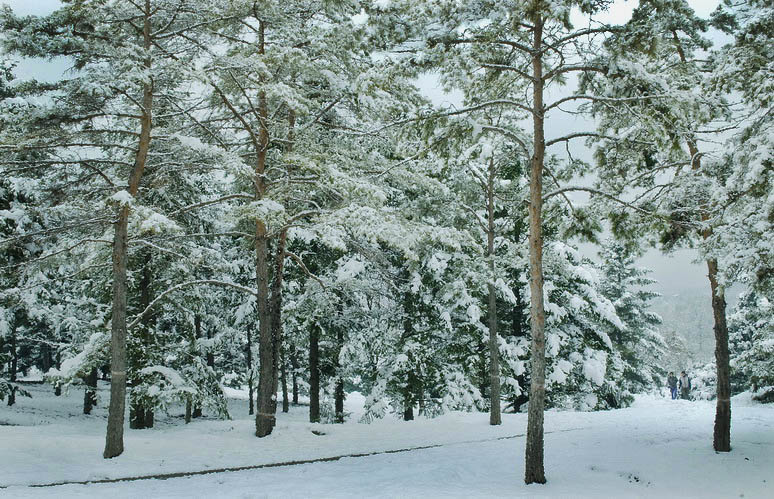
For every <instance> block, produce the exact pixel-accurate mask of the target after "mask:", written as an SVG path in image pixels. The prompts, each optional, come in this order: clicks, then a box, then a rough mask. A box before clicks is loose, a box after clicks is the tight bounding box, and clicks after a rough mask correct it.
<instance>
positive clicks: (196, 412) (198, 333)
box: [191, 314, 202, 418]
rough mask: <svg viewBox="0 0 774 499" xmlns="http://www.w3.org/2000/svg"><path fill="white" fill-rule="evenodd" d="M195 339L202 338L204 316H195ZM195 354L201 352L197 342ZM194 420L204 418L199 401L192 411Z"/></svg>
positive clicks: (194, 349)
mask: <svg viewBox="0 0 774 499" xmlns="http://www.w3.org/2000/svg"><path fill="white" fill-rule="evenodd" d="M194 337H195V338H196V339H197V340H198V339H199V338H201V337H202V316H201V315H199V314H196V315H194ZM193 352H194V354H195V355H197V356H198V355H199V350H198V349H197V348H196V342H194V348H193ZM191 417H192V418H200V417H202V404H201V402H199V401H198V400H197V401H196V403H194V404H193V410H192V411H191Z"/></svg>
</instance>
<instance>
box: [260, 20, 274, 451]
mask: <svg viewBox="0 0 774 499" xmlns="http://www.w3.org/2000/svg"><path fill="white" fill-rule="evenodd" d="M265 29H266V23H264V22H263V21H262V20H259V21H258V53H259V54H261V55H263V54H265V50H266V45H265V36H264V32H265ZM258 113H259V115H260V119H261V123H260V133H259V143H258V151H256V153H257V155H258V160H257V163H256V166H255V180H254V182H255V190H256V198H257V199H263V197H264V195H265V194H266V179H265V176H264V173H265V172H266V152H267V149H268V147H269V129H268V119H269V111H268V102H267V98H266V93H265V92H264V91H261V92H260V93H259V94H258ZM268 251H269V234H268V232H267V230H266V224H265V223H264V221H263V220H257V221H256V229H255V255H256V257H255V266H256V278H257V285H258V320H259V331H258V359H259V362H260V366H259V373H258V410H257V411H256V414H255V435H256V436H258V437H265V436H266V435H269V434H270V433H271V430H272V429H273V428H274V419H275V411H276V398H277V394H276V390H275V384H274V339H273V338H272V325H271V317H272V313H271V308H270V306H269V268H268V265H269V262H268Z"/></svg>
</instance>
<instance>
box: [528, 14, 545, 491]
mask: <svg viewBox="0 0 774 499" xmlns="http://www.w3.org/2000/svg"><path fill="white" fill-rule="evenodd" d="M543 23H544V21H543V19H542V17H541V16H540V15H539V14H538V15H536V19H535V20H534V30H533V42H532V50H533V55H532V77H533V82H532V94H533V103H532V106H533V107H532V123H533V153H532V161H531V169H530V170H531V171H530V183H529V197H530V202H529V267H530V294H531V296H530V319H531V320H530V323H531V324H530V326H531V331H532V345H531V354H532V359H531V366H532V369H531V370H532V380H531V383H530V396H529V412H528V416H527V449H526V453H525V473H524V482H525V483H527V484H530V483H546V476H545V469H544V466H543V417H544V414H543V409H544V406H545V394H546V391H545V376H546V359H545V355H546V344H545V310H544V306H543V305H544V304H543V232H542V227H541V222H542V210H543V161H544V156H545V148H546V144H545V130H544V125H545V123H544V116H543V113H544V109H543V85H544V81H543V61H542V54H541V49H542V48H543Z"/></svg>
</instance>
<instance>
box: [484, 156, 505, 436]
mask: <svg viewBox="0 0 774 499" xmlns="http://www.w3.org/2000/svg"><path fill="white" fill-rule="evenodd" d="M494 181H495V167H494V159H491V158H490V160H489V175H488V177H487V193H486V194H487V203H486V207H487V223H488V227H487V233H486V250H487V251H486V253H487V258H489V281H490V282H489V283H488V284H487V290H488V292H489V311H488V312H489V399H490V405H489V424H490V425H499V424H501V423H502V419H501V416H500V347H499V345H498V341H497V296H496V295H495V287H494V280H495V278H496V275H495V261H494V258H495V254H494V253H495V252H494V236H495V220H494Z"/></svg>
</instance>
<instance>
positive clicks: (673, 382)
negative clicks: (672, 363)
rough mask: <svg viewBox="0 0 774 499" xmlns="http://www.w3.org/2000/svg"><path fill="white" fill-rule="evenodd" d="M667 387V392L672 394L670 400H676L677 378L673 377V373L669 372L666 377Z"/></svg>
mask: <svg viewBox="0 0 774 499" xmlns="http://www.w3.org/2000/svg"><path fill="white" fill-rule="evenodd" d="M667 386H668V387H669V391H670V392H671V393H672V400H675V399H676V398H677V376H675V373H674V371H669V376H668V377H667Z"/></svg>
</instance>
